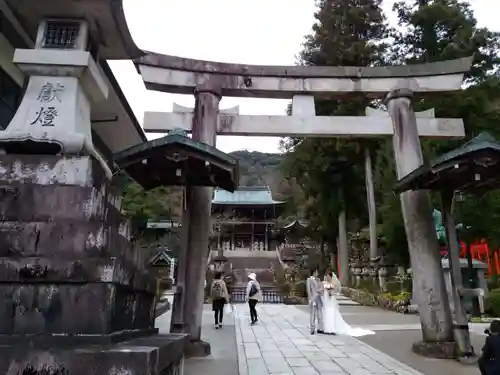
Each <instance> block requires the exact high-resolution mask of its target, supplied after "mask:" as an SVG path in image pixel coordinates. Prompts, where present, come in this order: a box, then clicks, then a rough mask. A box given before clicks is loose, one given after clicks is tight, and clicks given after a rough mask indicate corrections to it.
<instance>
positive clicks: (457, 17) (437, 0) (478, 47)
mask: <svg viewBox="0 0 500 375" xmlns="http://www.w3.org/2000/svg"><path fill="white" fill-rule="evenodd" d="M394 10H395V11H396V13H397V16H398V25H399V31H398V32H395V33H394V34H393V37H394V43H393V44H392V48H391V49H390V53H389V56H388V58H389V59H390V60H392V61H394V62H395V63H405V64H414V63H427V62H433V61H442V60H448V59H455V58H461V57H468V56H472V55H474V60H473V67H472V69H471V71H470V72H469V73H468V74H467V75H466V78H467V84H466V88H465V89H464V90H461V91H458V92H453V93H449V94H445V95H439V96H431V95H428V96H426V97H425V98H422V97H418V96H417V97H416V99H415V100H414V103H413V105H414V108H415V110H417V111H418V110H425V109H429V108H435V110H436V116H438V117H451V118H462V119H463V120H464V124H465V130H466V139H461V140H454V141H428V140H424V141H423V142H422V146H423V149H424V157H425V158H426V159H431V158H433V157H435V156H437V155H439V154H442V153H444V152H446V151H448V150H450V149H452V148H455V147H458V146H459V145H461V144H463V143H464V142H465V141H466V140H468V139H471V138H473V137H475V136H477V135H478V134H479V133H480V132H482V131H488V132H490V133H491V134H492V135H493V136H494V137H496V138H497V139H500V128H499V127H498V123H499V120H500V107H499V105H498V104H499V103H500V79H499V77H498V74H497V72H498V66H499V64H500V59H499V53H498V51H499V50H500V34H499V33H497V32H492V31H491V30H488V29H487V28H484V27H480V26H479V25H478V23H477V19H476V18H475V16H474V13H473V11H472V9H471V6H470V4H469V3H468V2H466V1H460V0H412V1H400V2H398V3H396V4H395V6H394ZM391 148H392V146H391V145H390V143H389V142H386V143H385V145H384V146H383V147H382V149H380V150H379V152H378V153H379V156H380V157H377V159H376V167H375V170H376V173H375V176H376V180H377V181H376V183H377V187H378V189H377V190H378V196H379V200H380V202H381V206H380V214H381V216H382V218H381V219H382V220H381V222H382V231H383V235H384V238H385V239H386V240H387V246H388V251H389V252H390V253H392V254H396V255H397V257H398V258H399V259H407V258H406V257H405V255H406V252H407V246H406V238H405V237H404V236H401V235H400V233H401V229H402V227H401V223H402V217H401V207H400V204H399V200H398V199H395V197H394V195H393V194H392V192H391V186H393V185H394V183H395V181H396V176H395V172H394V168H393V160H392V159H390V158H387V157H386V156H387V155H388V154H390V149H391ZM384 156H385V157H384ZM497 195H499V193H498V192H491V193H489V194H487V195H486V196H485V197H482V198H481V201H480V202H481V205H480V206H478V207H483V208H485V207H488V211H487V212H484V211H483V210H482V209H477V208H478V207H476V205H477V198H476V197H470V196H468V197H466V200H465V201H464V202H461V203H459V204H458V205H457V207H458V214H459V215H458V217H457V220H459V221H461V222H463V223H464V224H465V227H466V228H469V229H468V233H464V235H465V238H467V239H468V240H472V239H479V238H482V237H486V238H487V239H489V240H492V241H493V242H495V243H497V244H500V242H499V241H500V238H498V237H499V236H498V235H499V234H500V233H497V232H498V231H497V229H496V227H498V225H497V223H496V222H495V220H490V219H491V218H492V217H500V199H499V197H498V196H497ZM434 201H435V203H436V207H438V200H437V199H434ZM488 234H489V235H488Z"/></svg>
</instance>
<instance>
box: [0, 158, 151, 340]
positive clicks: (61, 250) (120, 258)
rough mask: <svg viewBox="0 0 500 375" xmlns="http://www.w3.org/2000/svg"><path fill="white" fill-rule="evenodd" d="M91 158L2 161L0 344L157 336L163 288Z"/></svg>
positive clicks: (117, 201) (105, 179) (3, 159)
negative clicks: (158, 295)
mask: <svg viewBox="0 0 500 375" xmlns="http://www.w3.org/2000/svg"><path fill="white" fill-rule="evenodd" d="M120 204H121V199H120V197H119V196H117V195H116V194H115V193H114V192H113V189H112V187H111V184H110V181H109V180H108V179H107V178H106V176H105V174H104V171H103V170H102V167H101V166H100V165H99V164H98V163H97V162H96V161H95V160H93V159H92V158H91V157H72V158H67V157H63V156H49V155H2V156H1V157H0V215H1V218H2V221H1V222H0V300H1V301H3V303H2V304H0V340H1V339H2V338H3V339H5V338H6V337H7V335H9V336H11V338H12V336H17V335H25V334H35V333H36V334H48V335H50V334H59V333H65V334H69V335H109V334H113V333H119V332H123V331H133V330H153V327H154V304H155V290H156V284H155V280H154V278H152V277H150V276H149V275H148V274H147V273H146V271H145V270H144V267H143V266H142V259H140V258H139V254H137V253H136V252H135V251H134V248H133V245H132V243H131V241H130V234H129V228H128V223H127V222H126V220H125V219H124V218H123V216H122V215H121V212H120V208H121V207H120Z"/></svg>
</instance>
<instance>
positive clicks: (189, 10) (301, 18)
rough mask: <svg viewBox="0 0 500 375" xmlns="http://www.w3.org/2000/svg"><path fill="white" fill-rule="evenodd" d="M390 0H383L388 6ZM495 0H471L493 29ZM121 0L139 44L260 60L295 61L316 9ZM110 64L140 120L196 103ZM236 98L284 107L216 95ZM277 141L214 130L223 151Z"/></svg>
mask: <svg viewBox="0 0 500 375" xmlns="http://www.w3.org/2000/svg"><path fill="white" fill-rule="evenodd" d="M394 1H395V0H386V1H385V2H386V4H385V9H386V11H387V12H390V9H391V7H392V4H393V3H394ZM497 2H498V0H471V3H472V4H473V7H474V9H475V11H476V16H477V18H478V20H479V22H480V24H481V25H485V26H488V27H489V28H491V29H493V30H499V27H498V26H497V24H498V21H497V20H496V18H498V10H500V5H497V4H496V3H497ZM124 3H125V12H126V16H127V22H128V25H129V28H130V30H131V33H132V37H133V38H134V40H135V42H136V44H137V45H138V46H139V47H140V48H142V49H144V50H148V51H154V52H158V53H164V54H169V55H177V56H182V57H191V58H197V59H204V60H214V61H223V62H234V63H246V64H263V65H293V64H294V63H295V61H296V59H295V56H296V54H297V53H298V52H299V51H300V49H301V43H302V41H303V37H304V35H306V34H309V33H310V31H311V27H312V24H313V22H314V19H313V13H314V11H315V6H314V0H295V1H290V0H252V1H244V0H210V1H208V0H182V1H165V0H163V1H161V0H140V1H138V0H124ZM493 3H494V4H495V5H493ZM487 4H488V5H487ZM492 7H493V8H496V9H492ZM389 17H391V15H389ZM110 64H111V68H112V70H113V72H114V74H115V76H116V77H117V79H118V82H119V83H120V86H121V87H122V90H123V91H124V93H125V96H126V97H127V99H128V101H129V102H130V105H131V106H132V109H133V110H134V112H135V115H136V116H137V118H138V120H139V122H141V123H142V120H143V114H144V111H166V112H168V111H171V109H172V103H173V102H176V103H178V104H181V105H185V106H194V99H193V97H192V96H190V95H173V94H165V93H158V92H154V91H148V90H146V88H145V87H144V84H143V82H142V79H141V77H140V75H138V74H137V72H136V70H135V68H134V66H133V64H132V63H131V62H130V61H114V62H111V63H110ZM235 105H239V106H240V113H242V114H260V115H282V114H284V113H285V108H286V105H287V101H286V100H285V101H283V100H272V99H243V98H241V99H240V98H223V99H222V102H221V108H229V107H233V106H235ZM156 136H159V135H156ZM148 137H149V138H153V137H155V135H148ZM278 141H279V138H272V137H268V138H262V137H220V136H219V137H217V147H218V148H220V149H221V150H223V151H225V152H230V151H235V150H241V149H248V150H255V151H262V152H278V151H279V150H278Z"/></svg>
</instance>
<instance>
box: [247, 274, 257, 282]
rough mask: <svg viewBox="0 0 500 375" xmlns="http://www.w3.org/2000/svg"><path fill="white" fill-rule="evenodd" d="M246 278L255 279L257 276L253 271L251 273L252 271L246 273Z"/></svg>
mask: <svg viewBox="0 0 500 375" xmlns="http://www.w3.org/2000/svg"><path fill="white" fill-rule="evenodd" d="M248 278H249V279H250V280H255V279H256V278H257V275H256V274H255V273H253V272H252V273H249V274H248Z"/></svg>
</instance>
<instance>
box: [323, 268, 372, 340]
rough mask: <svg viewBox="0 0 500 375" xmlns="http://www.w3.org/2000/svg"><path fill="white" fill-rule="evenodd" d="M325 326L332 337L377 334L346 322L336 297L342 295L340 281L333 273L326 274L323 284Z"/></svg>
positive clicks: (325, 329)
mask: <svg viewBox="0 0 500 375" xmlns="http://www.w3.org/2000/svg"><path fill="white" fill-rule="evenodd" d="M323 286H324V292H323V293H324V294H323V325H324V331H325V333H326V334H330V335H335V334H338V335H347V336H353V337H360V336H366V335H373V334H375V332H373V331H369V330H366V329H363V328H354V327H351V326H350V325H349V324H347V323H346V322H345V320H344V319H343V318H342V315H341V314H340V308H339V303H338V301H337V298H335V296H336V295H338V294H339V293H340V288H341V285H340V281H339V279H338V278H337V275H335V274H334V273H333V272H328V273H327V274H326V278H325V281H324V282H323Z"/></svg>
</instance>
